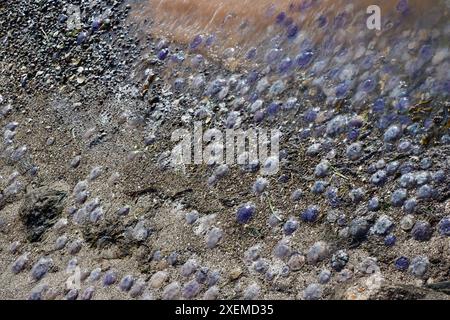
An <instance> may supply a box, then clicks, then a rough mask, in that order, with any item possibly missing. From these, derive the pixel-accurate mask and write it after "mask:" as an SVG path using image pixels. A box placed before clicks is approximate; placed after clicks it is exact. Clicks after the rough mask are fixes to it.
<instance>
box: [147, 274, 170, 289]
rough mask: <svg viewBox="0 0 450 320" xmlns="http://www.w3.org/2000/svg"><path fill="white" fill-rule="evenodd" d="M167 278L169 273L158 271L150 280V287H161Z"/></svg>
mask: <svg viewBox="0 0 450 320" xmlns="http://www.w3.org/2000/svg"><path fill="white" fill-rule="evenodd" d="M167 278H168V274H167V272H165V271H158V272H156V273H154V274H153V275H152V276H151V278H150V280H149V284H150V287H152V288H154V289H159V288H161V287H162V285H163V284H164V282H166V280H167Z"/></svg>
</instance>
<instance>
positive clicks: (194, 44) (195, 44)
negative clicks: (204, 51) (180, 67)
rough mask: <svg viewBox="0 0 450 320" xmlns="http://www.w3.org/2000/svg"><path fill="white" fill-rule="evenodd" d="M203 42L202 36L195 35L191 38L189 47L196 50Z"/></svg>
mask: <svg viewBox="0 0 450 320" xmlns="http://www.w3.org/2000/svg"><path fill="white" fill-rule="evenodd" d="M202 42H203V37H202V36H201V35H196V36H195V37H194V39H192V41H191V43H190V44H189V48H190V49H191V50H196V49H197V48H198V47H199V46H200V45H201V44H202Z"/></svg>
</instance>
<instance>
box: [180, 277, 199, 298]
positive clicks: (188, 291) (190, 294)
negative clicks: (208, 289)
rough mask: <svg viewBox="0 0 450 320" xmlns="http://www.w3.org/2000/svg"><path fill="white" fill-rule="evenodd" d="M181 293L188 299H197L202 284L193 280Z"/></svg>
mask: <svg viewBox="0 0 450 320" xmlns="http://www.w3.org/2000/svg"><path fill="white" fill-rule="evenodd" d="M181 292H182V295H183V297H184V298H186V299H192V298H195V297H196V296H197V295H198V294H199V292H200V284H199V283H198V282H197V281H195V280H191V281H189V282H188V283H186V284H185V285H184V286H183V289H182V290H181Z"/></svg>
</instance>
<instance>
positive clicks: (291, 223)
mask: <svg viewBox="0 0 450 320" xmlns="http://www.w3.org/2000/svg"><path fill="white" fill-rule="evenodd" d="M297 229H298V221H297V220H296V219H294V218H290V219H289V220H288V221H286V222H285V224H284V225H283V232H284V234H285V235H287V236H290V235H292V234H293V233H294V232H295V231H296V230H297Z"/></svg>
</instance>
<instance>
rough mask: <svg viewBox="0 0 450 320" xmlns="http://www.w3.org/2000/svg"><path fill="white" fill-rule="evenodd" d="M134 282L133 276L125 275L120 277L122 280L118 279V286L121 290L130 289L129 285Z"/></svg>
mask: <svg viewBox="0 0 450 320" xmlns="http://www.w3.org/2000/svg"><path fill="white" fill-rule="evenodd" d="M133 284H134V277H133V276H132V275H129V274H128V275H126V276H124V277H123V278H122V280H120V282H119V288H120V290H122V291H125V292H127V291H130V289H131V287H132V286H133Z"/></svg>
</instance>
